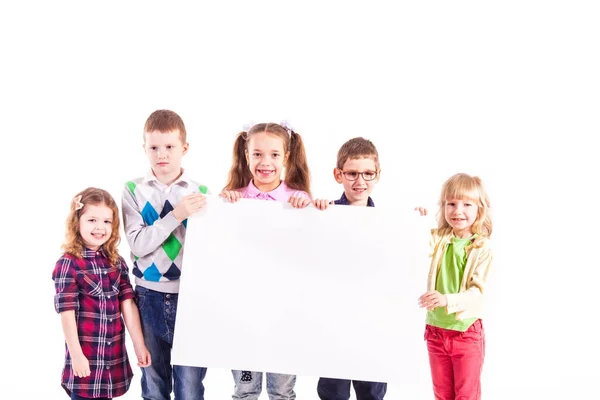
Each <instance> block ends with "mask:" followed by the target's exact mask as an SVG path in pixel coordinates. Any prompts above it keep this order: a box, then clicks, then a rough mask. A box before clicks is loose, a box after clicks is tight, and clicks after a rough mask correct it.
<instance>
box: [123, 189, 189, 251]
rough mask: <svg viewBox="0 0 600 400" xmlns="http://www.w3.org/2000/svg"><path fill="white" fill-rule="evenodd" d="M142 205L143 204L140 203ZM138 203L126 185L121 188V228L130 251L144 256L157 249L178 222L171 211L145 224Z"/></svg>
mask: <svg viewBox="0 0 600 400" xmlns="http://www.w3.org/2000/svg"><path fill="white" fill-rule="evenodd" d="M141 206H142V207H143V205H141ZM142 207H140V204H138V203H137V200H136V198H135V195H134V193H133V192H132V191H131V190H130V188H129V186H128V185H125V188H124V189H123V196H122V202H121V209H122V210H123V229H124V231H125V236H126V237H127V242H128V244H129V248H130V249H131V252H132V253H133V254H134V255H135V256H137V257H144V256H146V255H148V254H150V253H152V252H153V251H155V250H156V249H158V248H159V247H160V246H161V245H162V244H163V243H164V241H165V240H167V238H168V237H169V235H170V234H171V232H173V231H174V230H175V228H177V227H178V226H179V224H180V222H179V221H178V220H177V218H175V216H174V215H173V213H172V212H170V213H168V214H167V215H165V216H164V217H163V218H159V219H157V220H156V221H154V223H153V224H152V225H147V224H146V222H145V221H144V217H143V216H142V212H141V208H142Z"/></svg>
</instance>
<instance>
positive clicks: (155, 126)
mask: <svg viewBox="0 0 600 400" xmlns="http://www.w3.org/2000/svg"><path fill="white" fill-rule="evenodd" d="M175 130H178V131H179V138H180V139H181V143H183V144H185V143H187V132H186V131H185V125H184V123H183V120H182V119H181V117H180V116H179V114H177V113H176V112H175V111H171V110H156V111H154V112H153V113H152V114H150V116H149V117H148V119H147V120H146V124H145V125H144V133H150V132H154V131H159V132H160V133H169V132H173V131H175Z"/></svg>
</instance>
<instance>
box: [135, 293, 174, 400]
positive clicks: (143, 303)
mask: <svg viewBox="0 0 600 400" xmlns="http://www.w3.org/2000/svg"><path fill="white" fill-rule="evenodd" d="M135 291H136V297H137V303H138V307H139V310H140V320H141V324H142V332H143V333H144V342H145V343H146V347H147V348H148V351H149V352H150V356H151V357H152V365H150V366H149V367H145V368H142V378H141V383H142V398H143V399H145V400H170V398H171V390H172V383H171V380H172V375H171V341H170V334H169V327H168V326H167V324H166V320H165V315H164V314H165V308H164V304H163V303H164V300H163V296H164V294H163V293H158V292H154V291H150V290H148V289H146V288H143V287H141V286H136V288H135Z"/></svg>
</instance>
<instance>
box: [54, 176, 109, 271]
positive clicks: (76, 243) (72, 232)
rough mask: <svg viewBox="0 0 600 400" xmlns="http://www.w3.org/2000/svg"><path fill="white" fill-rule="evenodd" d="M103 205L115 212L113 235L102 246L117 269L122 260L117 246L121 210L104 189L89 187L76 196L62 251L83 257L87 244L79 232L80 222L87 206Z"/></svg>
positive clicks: (70, 212)
mask: <svg viewBox="0 0 600 400" xmlns="http://www.w3.org/2000/svg"><path fill="white" fill-rule="evenodd" d="M80 196H81V198H80ZM78 204H79V206H78ZM102 204H103V205H105V206H107V207H108V208H110V209H111V210H112V212H113V218H112V233H111V235H110V238H109V239H108V240H107V241H106V243H104V244H103V245H102V249H103V250H104V252H105V253H106V255H107V256H108V259H109V260H110V264H111V265H112V266H113V267H117V266H118V262H119V258H120V257H119V252H118V250H117V246H118V245H119V242H120V241H121V238H120V236H119V209H118V207H117V203H116V202H115V200H114V199H113V197H112V196H111V195H110V194H109V193H108V192H107V191H106V190H103V189H98V188H94V187H89V188H87V189H84V190H82V191H81V192H79V193H77V194H76V195H75V197H74V198H73V200H72V201H71V207H70V211H69V216H68V217H67V222H66V234H65V242H64V243H63V245H62V249H63V250H64V252H65V253H69V254H72V255H74V256H75V257H78V258H82V257H83V249H84V247H85V243H84V241H83V238H82V237H81V232H80V231H79V220H80V218H81V215H82V214H83V212H84V210H85V207H86V206H88V205H94V206H98V205H102ZM81 205H83V206H81Z"/></svg>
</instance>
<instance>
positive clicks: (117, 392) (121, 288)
mask: <svg viewBox="0 0 600 400" xmlns="http://www.w3.org/2000/svg"><path fill="white" fill-rule="evenodd" d="M52 279H53V280H54V285H55V287H56V295H55V296H54V308H55V309H56V312H58V313H61V312H63V311H69V310H75V319H76V321H77V332H78V334H79V343H80V344H81V349H82V350H83V354H84V355H85V357H86V358H87V359H88V361H89V363H90V371H91V374H90V375H89V376H88V377H85V378H78V377H76V376H75V375H74V374H73V369H72V366H71V356H70V354H69V349H68V348H67V347H66V343H65V349H66V354H65V367H64V369H63V373H62V387H63V388H64V389H65V391H66V392H67V393H68V394H69V396H70V395H71V392H74V393H75V394H76V395H78V396H82V397H89V398H95V397H109V398H112V397H118V396H122V395H123V394H125V392H127V390H128V389H129V384H130V383H131V379H132V377H133V372H132V370H131V366H130V365H129V359H128V358H127V350H126V348H125V328H124V323H123V319H122V317H121V309H120V304H121V302H122V301H124V300H127V299H133V298H134V292H133V288H132V287H131V283H130V282H129V270H128V269H127V265H126V264H125V260H123V259H122V258H120V260H119V265H117V267H116V268H115V267H112V266H111V265H110V262H109V260H108V258H107V257H106V256H105V254H104V252H103V251H102V249H100V250H99V251H93V250H90V249H87V248H86V249H84V251H83V258H77V257H75V256H73V255H71V254H63V256H62V257H61V258H60V259H59V260H58V262H57V263H56V266H55V267H54V272H53V273H52Z"/></svg>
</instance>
